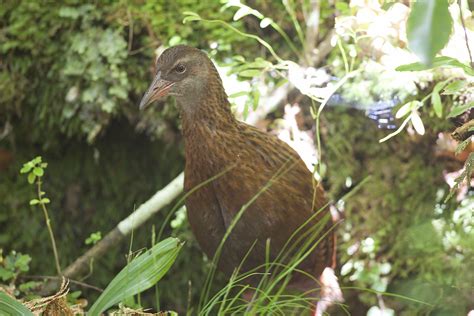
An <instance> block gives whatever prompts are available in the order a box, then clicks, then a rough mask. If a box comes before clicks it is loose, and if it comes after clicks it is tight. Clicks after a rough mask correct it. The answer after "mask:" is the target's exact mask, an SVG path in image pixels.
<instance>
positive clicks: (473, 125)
mask: <svg viewBox="0 0 474 316" xmlns="http://www.w3.org/2000/svg"><path fill="white" fill-rule="evenodd" d="M473 129H474V119H473V120H470V121H468V122H466V123H464V124H463V125H461V126H459V127H458V128H456V129H455V130H454V132H453V133H452V134H451V136H452V137H453V138H454V139H455V140H457V141H463V140H466V139H467V138H468V137H471V136H472V135H474V131H473Z"/></svg>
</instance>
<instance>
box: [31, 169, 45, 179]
mask: <svg viewBox="0 0 474 316" xmlns="http://www.w3.org/2000/svg"><path fill="white" fill-rule="evenodd" d="M33 173H34V174H35V176H37V177H42V176H43V175H44V170H43V168H40V167H35V168H34V169H33Z"/></svg>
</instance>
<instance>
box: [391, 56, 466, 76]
mask: <svg viewBox="0 0 474 316" xmlns="http://www.w3.org/2000/svg"><path fill="white" fill-rule="evenodd" d="M441 67H448V68H461V69H462V70H464V72H465V73H466V75H469V76H474V70H473V69H472V68H471V67H470V66H469V65H466V64H463V63H462V62H460V61H459V60H457V59H455V58H452V57H448V56H439V57H436V58H434V59H433V62H432V63H431V64H429V65H425V64H423V63H419V62H416V63H411V64H407V65H401V66H398V67H397V68H396V70H397V71H421V70H427V69H432V68H441Z"/></svg>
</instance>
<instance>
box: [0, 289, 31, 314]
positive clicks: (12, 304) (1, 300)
mask: <svg viewBox="0 0 474 316" xmlns="http://www.w3.org/2000/svg"><path fill="white" fill-rule="evenodd" d="M0 315H22V316H30V315H31V316H33V313H32V312H31V311H30V310H29V309H28V308H26V306H25V305H23V304H21V303H20V302H19V301H17V300H16V299H14V298H12V297H10V296H8V295H7V294H6V293H4V292H2V291H0Z"/></svg>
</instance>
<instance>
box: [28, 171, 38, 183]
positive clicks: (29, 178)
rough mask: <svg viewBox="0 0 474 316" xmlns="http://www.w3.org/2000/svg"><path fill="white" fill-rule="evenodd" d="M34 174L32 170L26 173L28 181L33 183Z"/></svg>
mask: <svg viewBox="0 0 474 316" xmlns="http://www.w3.org/2000/svg"><path fill="white" fill-rule="evenodd" d="M35 180H36V176H35V174H34V173H33V172H30V173H28V183H29V184H33V183H35Z"/></svg>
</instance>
